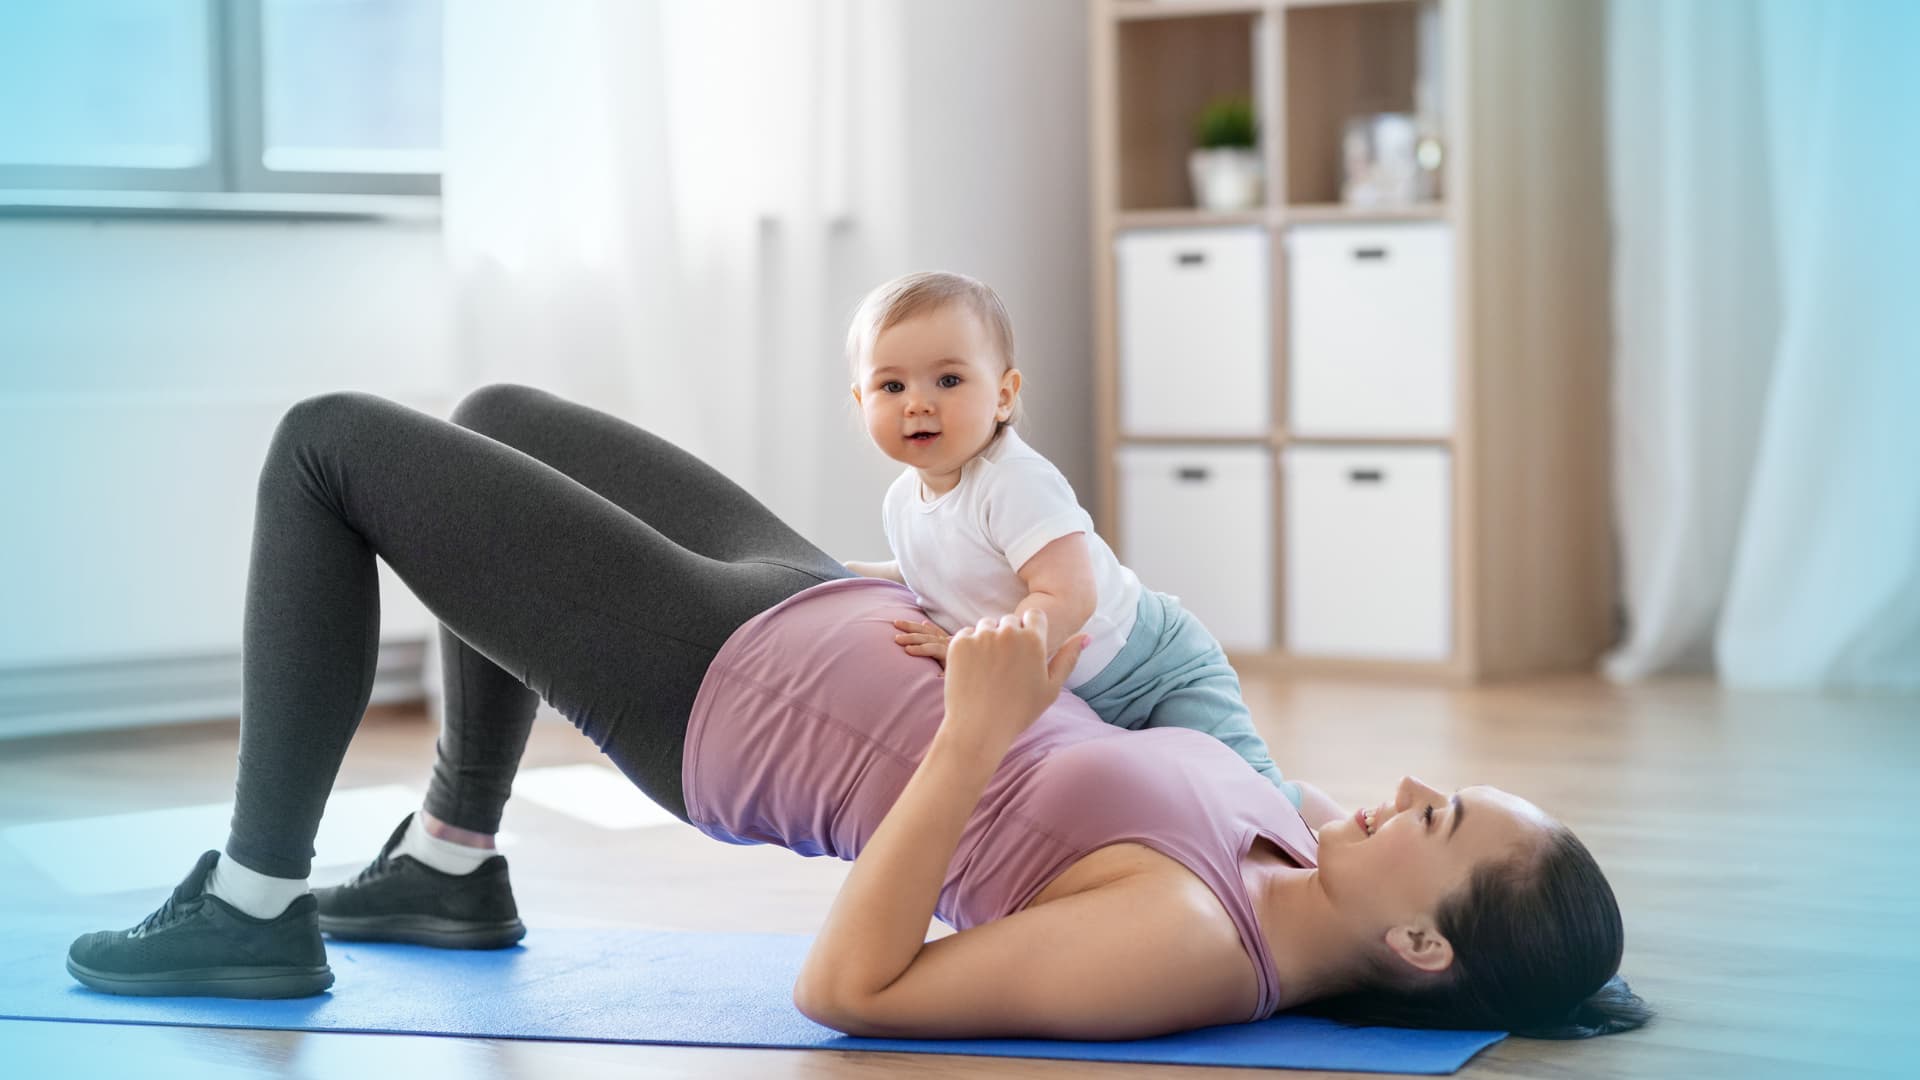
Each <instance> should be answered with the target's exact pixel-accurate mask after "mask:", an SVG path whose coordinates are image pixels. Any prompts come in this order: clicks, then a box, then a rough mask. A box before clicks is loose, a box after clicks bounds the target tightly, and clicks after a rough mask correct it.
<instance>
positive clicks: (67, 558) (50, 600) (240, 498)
mask: <svg viewBox="0 0 1920 1080" xmlns="http://www.w3.org/2000/svg"><path fill="white" fill-rule="evenodd" d="M376 392H378V393H381V394H382V395H383V396H386V397H391V398H394V399H395V400H397V401H401V402H402V403H404V404H407V405H410V406H412V407H414V408H417V409H421V410H423V411H426V412H431V413H434V414H435V415H440V416H444V415H446V414H447V412H448V411H449V410H450V409H451V407H452V401H451V397H452V395H451V394H448V393H445V392H443V391H439V390H429V391H422V392H416V393H405V392H394V391H392V390H387V389H381V390H378V391H376ZM304 396H306V394H305V393H302V392H277V393H276V392H266V391H259V390H253V391H248V392H245V393H234V394H228V395H221V394H219V393H210V392H208V391H205V390H196V391H192V392H179V393H172V392H164V391H160V392H148V393H127V394H79V393H69V394H63V393H33V394H9V395H0V737H6V736H10V735H26V734H41V733H48V732H57V731H75V730H86V729H93V728H102V727H111V726H125V725H134V724H147V723H162V722H171V721H189V720H203V719H214V718H222V717H234V716H238V715H239V711H240V653H241V650H240V644H241V639H240V635H241V627H242V623H243V615H244V599H245V591H246V578H247V561H248V557H249V553H250V551H251V536H252V524H253V501H254V491H255V486H256V484H257V482H258V478H259V472H260V463H261V461H262V460H263V457H264V455H265V453H266V449H267V445H268V442H269V441H270V439H271V438H272V435H273V431H274V427H275V425H276V424H277V423H278V422H279V420H280V417H281V416H282V415H284V413H285V412H286V409H287V407H288V406H289V405H291V404H293V403H294V402H295V401H298V400H300V398H302V397H304ZM380 601H381V642H382V649H381V654H380V666H379V671H378V674H377V675H376V679H375V686H374V698H373V700H374V701H375V702H380V703H385V702H394V701H405V700H418V699H419V698H420V697H421V696H422V693H423V689H422V662H423V659H424V656H425V651H424V645H425V642H426V639H427V637H428V636H429V635H430V633H431V632H432V630H433V628H434V620H433V617H432V615H431V613H429V612H428V611H427V610H426V608H425V607H424V606H422V605H421V604H420V602H419V600H417V599H416V598H415V597H414V596H413V594H412V593H411V592H410V591H409V590H408V589H407V588H406V586H405V585H404V584H402V583H401V582H400V580H399V578H398V577H396V576H395V575H394V574H393V572H392V571H391V570H390V569H388V568H387V566H386V565H385V564H384V563H382V564H381V565H380ZM436 677H437V676H436Z"/></svg>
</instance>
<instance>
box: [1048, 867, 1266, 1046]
mask: <svg viewBox="0 0 1920 1080" xmlns="http://www.w3.org/2000/svg"><path fill="white" fill-rule="evenodd" d="M1115 849H1138V850H1115ZM1102 850H1103V851H1108V852H1113V853H1114V854H1113V855H1112V856H1111V857H1110V858H1109V860H1108V865H1106V866H1103V867H1101V868H1100V869H1101V870H1102V873H1101V875H1100V880H1098V881H1096V882H1095V883H1093V884H1091V885H1089V886H1087V887H1086V888H1084V889H1082V890H1080V891H1079V892H1077V893H1074V894H1072V897H1073V900H1074V902H1075V903H1076V904H1077V905H1079V906H1080V907H1081V911H1080V912H1079V914H1080V915H1082V916H1092V919H1091V921H1092V922H1093V923H1096V924H1098V926H1099V929H1098V930H1092V929H1091V927H1090V928H1089V930H1090V933H1089V937H1090V938H1094V939H1097V940H1099V941H1103V942H1107V943H1110V944H1111V945H1112V946H1113V947H1114V948H1124V950H1125V951H1126V952H1127V953H1129V954H1130V956H1131V962H1132V963H1133V964H1134V965H1137V967H1138V968H1139V969H1141V970H1143V971H1146V972H1152V973H1153V976H1154V977H1153V978H1152V979H1151V980H1150V981H1151V983H1152V984H1153V985H1154V986H1156V987H1159V988H1162V989H1166V990H1169V991H1173V992H1175V993H1176V995H1177V996H1178V997H1179V998H1180V999H1181V1001H1182V1003H1183V1004H1182V1007H1183V1008H1185V1009H1192V1010H1195V1011H1196V1013H1197V1014H1198V1015H1202V1016H1205V1017H1206V1019H1205V1020H1204V1021H1201V1022H1204V1023H1221V1024H1225V1023H1235V1022H1239V1021H1243V1020H1246V1019H1247V1018H1248V1017H1249V1015H1250V1014H1251V1013H1252V1012H1253V1011H1254V1009H1255V1007H1256V1006H1257V1004H1258V1003H1259V1000H1260V975H1259V972H1257V971H1256V970H1255V969H1254V966H1253V962H1252V959H1251V957H1249V956H1248V954H1247V950H1246V947H1245V945H1244V944H1243V943H1242V941H1241V939H1240V933H1239V930H1238V929H1237V928H1236V927H1235V925H1234V922H1233V918H1232V916H1230V915H1229V914H1228V913H1227V910H1226V908H1225V907H1224V906H1223V905H1222V904H1221V903H1220V900H1219V898H1218V897H1216V896H1215V895H1214V894H1213V891H1212V890H1211V889H1209V888H1208V887H1207V886H1206V883H1204V882H1203V881H1201V880H1200V878H1199V877H1197V876H1195V875H1194V873H1193V872H1192V871H1190V870H1188V869H1187V868H1186V867H1185V866H1182V865H1181V864H1180V863H1179V862H1177V861H1175V860H1174V859H1172V858H1170V857H1168V856H1165V855H1162V854H1160V853H1159V852H1156V851H1154V850H1152V849H1150V848H1146V847H1145V846H1144V845H1138V844H1119V845H1113V847H1112V848H1108V849H1102ZM1100 854H1101V853H1100V852H1096V853H1095V855H1100ZM1083 861H1085V860H1083ZM1059 899H1066V897H1060V898H1059ZM1083 925H1085V924H1083ZM1121 943H1124V946H1122V944H1121Z"/></svg>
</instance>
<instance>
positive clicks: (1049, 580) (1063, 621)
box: [1013, 533, 1100, 656]
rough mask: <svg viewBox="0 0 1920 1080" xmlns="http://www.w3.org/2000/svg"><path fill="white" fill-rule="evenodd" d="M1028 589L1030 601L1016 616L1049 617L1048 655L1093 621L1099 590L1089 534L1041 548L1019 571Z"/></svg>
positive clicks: (1070, 536)
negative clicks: (1036, 613) (1037, 613)
mask: <svg viewBox="0 0 1920 1080" xmlns="http://www.w3.org/2000/svg"><path fill="white" fill-rule="evenodd" d="M1017 573H1018V574H1019V575H1020V580H1021V582H1022V583H1024V584H1025V585H1026V587H1027V598H1026V599H1025V600H1022V601H1020V603H1019V604H1018V605H1017V606H1015V607H1014V609H1013V611H1014V614H1016V615H1023V614H1025V613H1026V612H1029V611H1044V612H1046V613H1047V655H1048V656H1052V655H1053V654H1054V651H1055V650H1057V649H1059V648H1060V646H1061V645H1062V644H1064V643H1065V642H1066V640H1067V639H1068V638H1070V637H1072V636H1073V635H1075V634H1077V633H1079V632H1080V628H1081V627H1083V626H1085V625H1087V620H1088V619H1091V618H1093V612H1094V608H1095V607H1096V606H1097V605H1098V604H1099V600H1100V598H1099V589H1098V587H1097V586H1096V584H1095V582H1094V579H1093V556H1091V555H1089V554H1088V553H1087V534H1085V533H1068V534H1067V535H1065V536H1063V537H1061V538H1059V539H1058V540H1055V541H1053V542H1052V543H1050V544H1048V545H1047V546H1046V547H1043V548H1041V549H1040V550H1039V551H1038V552H1036V553H1035V554H1034V556H1033V558H1031V559H1028V560H1027V561H1026V562H1025V563H1024V564H1023V565H1022V566H1021V567H1020V568H1019V570H1018V571H1017Z"/></svg>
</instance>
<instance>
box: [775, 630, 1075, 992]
mask: <svg viewBox="0 0 1920 1080" xmlns="http://www.w3.org/2000/svg"><path fill="white" fill-rule="evenodd" d="M1045 636H1046V617H1045V616H1044V615H1039V614H1036V615H1030V616H1027V617H1026V618H1024V619H1020V620H1017V621H1016V620H1015V619H1014V617H1013V616H1007V617H1005V618H1003V619H1002V620H1001V621H1000V624H999V625H998V626H997V627H996V628H994V629H991V630H976V628H974V627H965V628H962V629H961V631H960V632H959V633H958V634H956V635H954V637H953V639H952V646H951V650H950V654H949V657H950V662H949V667H948V671H947V678H946V688H945V696H946V715H945V716H944V717H943V718H942V720H941V723H940V728H939V730H938V731H937V732H936V733H935V734H934V738H933V742H932V745H930V746H929V747H928V749H927V753H926V755H925V756H924V757H923V758H921V760H920V765H919V767H918V768H917V769H915V770H914V774H913V777H912V778H911V779H909V780H908V781H907V786H906V788H905V789H904V790H902V791H901V793H900V797H899V798H898V799H896V800H895V801H894V804H893V807H892V809H890V810H888V811H887V815H886V817H885V818H883V819H882V820H881V822H880V827H879V828H877V829H875V830H874V834H873V838H872V839H871V840H869V841H868V842H867V846H866V847H865V849H863V850H862V851H861V852H860V856H859V858H857V859H855V860H854V864H853V870H852V871H851V872H850V873H849V874H848V875H847V881H846V883H845V884H844V885H842V886H841V888H840V894H839V895H838V896H837V897H835V898H834V902H833V907H832V909H831V910H830V911H829V912H828V914H827V921H826V924H825V925H824V926H823V927H821V930H820V934H819V936H818V937H816V938H815V939H814V943H813V948H812V949H811V950H810V951H809V952H808V953H807V959H806V962H805V963H804V964H803V965H802V966H801V969H800V977H799V981H798V983H797V984H796V986H795V988H794V997H795V1000H796V1002H798V1003H800V1006H801V1009H802V1011H806V1012H808V1014H809V1015H813V1010H814V1009H816V1008H818V1009H822V1010H834V1011H837V1010H840V1009H844V1008H858V1007H860V1006H861V1005H863V1004H864V1003H866V1002H868V1001H870V1000H871V999H873V998H874V997H876V996H877V995H880V994H883V993H885V992H886V990H887V989H888V988H889V987H890V986H892V985H893V984H894V982H895V981H896V980H898V979H899V978H900V976H901V974H902V973H903V972H905V971H906V970H907V969H908V967H909V966H910V965H912V964H913V963H914V961H915V958H916V957H917V956H919V955H920V952H921V950H922V948H923V947H924V945H925V935H926V929H927V922H928V920H929V919H931V918H932V917H933V910H934V906H935V904H936V903H937V901H938V900H939V896H940V887H941V885H942V884H943V883H944V881H945V879H946V870H947V864H948V863H949V862H950V861H952V859H953V852H954V849H955V848H956V847H957V846H958V845H959V843H960V832H961V830H962V829H963V828H964V827H965V826H966V823H967V818H968V817H969V816H970V815H971V814H972V813H973V808H974V806H975V805H976V804H977V803H979V801H980V795H981V793H982V792H983V791H985V790H986V786H987V782H988V781H989V780H990V779H991V778H992V777H993V773H994V770H995V769H997V768H998V767H999V765H1000V759H1001V758H1002V757H1003V756H1004V755H1005V754H1006V752H1007V748H1008V747H1009V746H1011V745H1012V744H1013V740H1014V739H1015V738H1017V737H1018V736H1019V734H1020V733H1021V732H1022V731H1025V730H1026V728H1027V727H1028V725H1030V724H1032V723H1033V721H1034V720H1035V719H1036V718H1038V717H1039V715H1040V714H1041V712H1043V711H1044V710H1045V709H1046V708H1047V706H1049V705H1051V704H1052V703H1053V701H1054V699H1055V698H1056V697H1058V696H1059V693H1060V684H1061V683H1062V682H1063V681H1064V680H1065V678H1066V675H1067V672H1069V671H1071V670H1072V669H1073V663H1074V661H1075V660H1077V659H1079V655H1080V649H1081V642H1082V641H1083V640H1084V639H1079V638H1076V639H1075V640H1074V642H1073V643H1070V644H1069V646H1068V647H1067V648H1064V649H1062V650H1060V653H1059V654H1058V656H1056V657H1055V658H1054V662H1053V664H1052V665H1048V664H1047V663H1046V656H1045V654H1044V653H1043V652H1042V651H1041V645H1042V642H1043V641H1044V640H1045Z"/></svg>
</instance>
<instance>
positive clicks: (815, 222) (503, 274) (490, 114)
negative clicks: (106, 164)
mask: <svg viewBox="0 0 1920 1080" xmlns="http://www.w3.org/2000/svg"><path fill="white" fill-rule="evenodd" d="M445 20H446V22H445V41H446V54H445V63H446V84H445V91H446V92H445V95H444V103H445V104H444V108H445V144H446V165H445V171H444V174H443V198H442V212H443V231H444V235H445V244H446V254H447V260H448V265H449V268H450V271H451V273H452V275H453V279H454V312H453V318H454V323H455V334H454V337H455V343H456V349H457V350H458V357H457V360H456V365H455V366H456V370H457V371H458V372H459V377H460V380H461V382H462V384H463V386H462V387H461V389H467V388H471V387H475V386H479V385H482V384H484V383H488V382H495V381H513V382H522V383H527V384H530V385H534V386H540V387H544V388H546V389H548V390H552V391H554V392H556V393H559V394H562V395H564V396H567V397H570V398H573V399H575V400H578V401H582V402H585V403H586V404H589V405H592V406H594V407H595V408H598V409H602V410H604V411H607V412H610V413H613V414H615V415H617V416H621V417H624V418H626V419H628V420H631V421H633V422H634V423H636V424H639V425H640V426H642V427H645V428H647V429H649V430H651V431H654V432H657V433H658V434H660V435H663V436H665V437H666V438H668V439H670V440H672V441H673V442H675V443H677V444H679V445H680V446H682V447H685V448H686V449H688V450H690V451H692V452H693V453H695V454H698V455H699V456H700V457H702V458H704V459H705V460H706V461H708V462H709V463H711V464H713V465H714V466H715V467H717V468H719V469H720V471H722V472H724V473H726V474H727V475H728V476H729V477H731V478H732V479H734V480H735V481H736V482H738V483H740V484H741V485H742V486H744V487H746V488H747V489H748V490H749V491H751V492H753V493H754V494H755V495H756V496H758V497H759V498H760V499H761V500H762V501H764V502H766V503H767V504H768V505H769V506H771V507H772V509H773V510H774V511H775V512H776V513H778V514H780V516H781V517H783V518H784V519H785V520H787V521H788V522H789V523H790V524H792V525H794V526H795V527H796V528H797V529H799V530H800V532H801V533H802V534H803V535H806V536H808V537H809V538H811V539H813V540H814V542H815V543H818V544H820V545H821V546H822V547H823V548H825V549H826V550H827V551H829V552H830V553H833V554H835V555H837V556H838V557H840V558H862V557H865V558H871V557H876V556H874V555H872V554H871V551H870V548H864V547H862V546H861V545H860V543H859V542H858V541H857V539H856V538H858V537H863V536H864V535H865V534H867V533H869V532H877V525H876V524H875V523H876V522H877V521H878V513H877V510H873V509H872V508H871V507H870V506H868V507H864V509H866V510H867V513H866V514H865V515H864V516H860V517H855V516H854V515H852V514H850V513H848V512H847V510H846V506H845V503H846V498H845V496H844V494H839V495H838V496H837V498H836V493H835V492H832V491H829V490H826V489H827V488H828V487H829V486H830V485H832V484H833V483H834V482H835V480H836V478H845V477H849V476H855V477H859V476H861V474H862V470H863V469H864V470H867V472H868V473H869V474H871V470H872V469H874V468H875V467H876V466H875V465H874V464H872V463H871V462H869V461H868V460H867V459H868V458H870V457H872V456H873V455H870V454H868V453H866V447H865V445H864V443H863V442H861V441H858V440H859V439H860V435H859V433H858V430H857V428H855V427H853V426H852V413H851V411H850V409H849V408H848V405H847V397H846V386H847V383H848V381H849V380H848V379H847V377H846V375H845V373H844V363H843V362H842V360H841V352H840V340H841V335H842V333H843V329H844V328H843V326H842V321H841V320H842V319H843V318H844V317H845V315H846V314H849V313H850V312H851V309H852V306H853V304H854V302H855V301H856V300H857V299H858V295H859V292H860V290H861V289H863V288H865V287H867V286H868V285H870V284H871V283H872V282H873V281H875V280H878V279H880V278H881V277H884V276H887V275H890V274H894V273H898V272H900V270H901V269H902V265H901V263H902V258H903V256H902V255H901V253H900V243H899V241H900V238H901V237H903V236H904V234H905V233H906V230H905V229H904V228H903V227H902V225H901V219H902V217H903V214H904V205H905V204H904V194H903V193H904V190H905V187H906V185H905V183H904V181H903V180H902V176H903V174H904V162H903V159H904V155H905V132H906V130H907V129H906V124H905V123H904V121H903V119H902V117H901V116H900V115H899V112H900V110H901V109H902V105H901V102H902V99H903V96H904V95H903V94H902V93H901V89H900V86H901V83H902V82H903V81H904V79H903V76H904V72H903V65H904V61H903V51H904V50H903V49H902V48H901V47H900V39H901V37H902V30H901V23H900V10H899V7H898V4H897V2H894V0H661V2H653V0H553V2H543V3H537V4H536V3H529V2H527V0H458V2H455V3H448V4H447V5H446V12H445ZM843 416H844V417H846V418H847V420H848V423H847V425H844V426H846V428H847V431H846V433H845V435H846V437H845V438H844V439H836V438H835V437H834V436H835V435H836V434H837V433H838V428H837V427H836V425H835V424H834V423H833V420H834V419H835V418H840V417H843ZM864 478H865V479H866V480H867V481H868V482H867V483H866V484H865V485H864V487H870V488H873V490H875V491H878V490H880V489H881V486H883V482H881V484H880V486H876V484H875V480H877V476H875V475H867V476H865V477H864ZM853 486H854V487H855V488H858V489H862V490H864V489H863V488H861V485H857V484H856V485H853ZM868 501H869V502H871V500H868ZM438 654H439V640H438V637H437V635H431V636H430V637H429V647H428V654H427V658H426V663H425V668H424V681H425V686H426V691H427V695H428V697H429V698H430V699H431V702H432V706H431V707H432V709H433V711H434V713H435V714H436V715H438V713H439V710H440V707H441V699H440V691H441V685H440V674H439V672H440V660H439V655H438Z"/></svg>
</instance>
